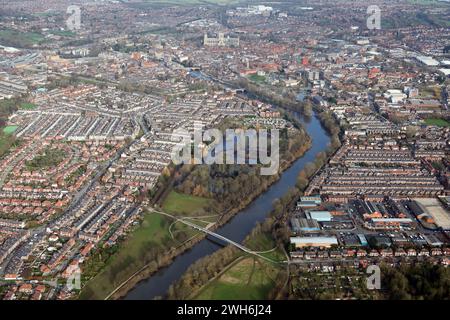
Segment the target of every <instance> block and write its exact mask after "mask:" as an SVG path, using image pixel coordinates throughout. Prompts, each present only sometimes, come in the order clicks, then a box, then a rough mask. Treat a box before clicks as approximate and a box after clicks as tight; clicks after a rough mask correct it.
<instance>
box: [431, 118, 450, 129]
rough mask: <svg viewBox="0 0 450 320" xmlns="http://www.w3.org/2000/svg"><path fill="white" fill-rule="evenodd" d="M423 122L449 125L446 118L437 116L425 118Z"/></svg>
mask: <svg viewBox="0 0 450 320" xmlns="http://www.w3.org/2000/svg"><path fill="white" fill-rule="evenodd" d="M425 123H426V124H427V125H429V126H438V127H450V123H449V122H448V121H447V120H445V119H439V118H430V119H425Z"/></svg>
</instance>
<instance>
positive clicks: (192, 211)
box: [162, 191, 213, 216]
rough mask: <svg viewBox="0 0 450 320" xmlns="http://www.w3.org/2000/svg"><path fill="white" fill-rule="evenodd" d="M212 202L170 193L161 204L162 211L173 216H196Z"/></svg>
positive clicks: (173, 192) (174, 192)
mask: <svg viewBox="0 0 450 320" xmlns="http://www.w3.org/2000/svg"><path fill="white" fill-rule="evenodd" d="M212 202H213V201H212V200H210V199H206V198H202V197H195V196H191V195H188V194H183V193H179V192H176V191H171V192H170V193H169V195H168V196H167V198H166V199H165V201H164V204H163V207H162V209H163V211H164V212H167V213H171V214H174V215H186V216H196V215H197V216H198V215H200V214H204V213H202V209H204V208H205V207H207V206H208V205H209V204H210V203H212Z"/></svg>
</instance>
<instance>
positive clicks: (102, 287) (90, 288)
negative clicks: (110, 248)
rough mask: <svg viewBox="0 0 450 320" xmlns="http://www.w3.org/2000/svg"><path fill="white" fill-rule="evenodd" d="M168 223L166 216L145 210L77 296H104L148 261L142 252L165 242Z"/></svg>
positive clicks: (144, 252)
mask: <svg viewBox="0 0 450 320" xmlns="http://www.w3.org/2000/svg"><path fill="white" fill-rule="evenodd" d="M168 227H169V221H168V220H167V218H165V217H164V216H162V215H160V214H157V213H147V214H146V215H145V216H144V220H143V222H142V223H141V225H140V226H139V227H138V228H137V229H136V230H135V231H134V232H132V234H131V235H130V236H129V237H128V239H127V240H125V242H123V243H122V244H121V245H120V247H119V248H118V250H117V252H115V253H114V254H113V255H112V257H111V258H110V259H109V260H108V261H107V262H106V265H105V266H104V267H103V268H102V270H101V271H100V273H99V274H98V275H96V276H95V277H94V278H93V279H91V280H90V281H89V282H88V284H87V285H86V287H84V288H83V290H82V292H81V294H80V298H81V299H104V298H105V297H106V296H108V294H110V293H111V292H112V291H113V290H114V289H115V288H116V287H117V286H118V285H119V284H121V283H122V282H123V281H125V280H126V279H128V278H129V277H130V276H131V275H132V274H133V273H135V272H136V271H137V270H139V269H140V268H142V267H143V266H144V265H145V264H146V263H147V262H146V259H145V254H146V253H147V252H148V251H149V250H151V249H152V248H155V247H161V246H164V243H166V242H168V240H169V238H170V235H169V229H168ZM89 259H91V258H89ZM88 261H89V260H88ZM91 263H92V262H91ZM99 263H101V262H99ZM84 268H86V269H88V267H86V266H85V267H83V266H82V270H83V272H85V270H84ZM86 272H89V271H87V270H86Z"/></svg>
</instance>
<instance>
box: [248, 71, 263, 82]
mask: <svg viewBox="0 0 450 320" xmlns="http://www.w3.org/2000/svg"><path fill="white" fill-rule="evenodd" d="M248 79H249V80H250V81H253V82H256V83H264V82H266V77H265V76H260V75H257V74H256V73H255V74H252V75H249V76H248Z"/></svg>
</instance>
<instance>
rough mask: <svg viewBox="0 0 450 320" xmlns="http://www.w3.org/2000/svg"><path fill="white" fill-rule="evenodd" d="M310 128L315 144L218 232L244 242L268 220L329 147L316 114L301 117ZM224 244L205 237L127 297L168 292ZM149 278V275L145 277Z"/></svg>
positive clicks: (305, 125)
mask: <svg viewBox="0 0 450 320" xmlns="http://www.w3.org/2000/svg"><path fill="white" fill-rule="evenodd" d="M297 117H299V120H300V121H301V122H302V123H303V125H304V127H305V129H306V132H307V133H308V135H309V136H310V137H312V145H311V148H310V149H309V150H308V151H307V152H306V153H305V154H304V155H303V157H301V158H300V159H297V160H296V161H294V162H293V163H292V165H291V166H290V167H289V168H288V169H286V170H285V171H284V172H283V174H282V175H281V177H280V179H279V180H277V181H276V182H275V183H274V184H273V185H271V186H270V187H269V188H268V189H267V191H266V192H264V193H263V194H262V195H260V196H259V197H257V199H255V200H253V201H252V202H251V203H250V204H249V205H248V207H246V208H245V209H244V210H242V211H240V212H239V213H238V214H236V215H235V216H234V217H233V218H232V219H231V220H230V221H229V222H228V223H226V224H225V225H223V226H222V227H219V228H218V229H217V230H216V232H217V233H219V234H221V235H223V236H224V237H227V238H229V239H231V240H233V241H236V242H241V241H242V240H243V239H244V238H245V237H246V236H247V234H248V233H249V232H250V231H251V230H252V229H253V228H254V226H255V225H256V224H257V223H258V222H262V221H264V220H265V218H266V217H267V215H268V214H269V212H271V211H272V203H273V201H274V200H275V199H278V198H280V197H282V196H283V195H284V194H285V193H286V192H287V191H288V190H289V189H290V188H291V187H293V186H295V184H296V182H297V175H298V173H299V172H300V171H301V170H302V169H303V167H304V165H305V164H306V163H308V162H311V161H312V160H314V158H315V156H316V154H317V153H319V152H321V151H325V150H326V148H327V146H328V143H329V142H330V137H329V135H328V134H327V132H326V131H325V130H324V128H323V127H322V126H321V124H320V122H319V120H318V119H317V118H316V117H311V118H310V119H308V120H305V119H300V116H299V115H297ZM220 248H222V246H221V245H220V244H217V243H216V242H213V241H210V240H209V239H203V240H201V241H199V242H198V243H197V244H195V245H194V246H193V247H192V248H191V249H190V250H187V251H186V252H184V253H183V254H181V255H179V256H178V257H176V258H175V259H174V260H173V262H172V263H171V264H170V266H168V267H166V268H163V269H161V270H159V271H157V272H156V273H154V274H153V275H152V276H151V277H149V278H147V279H146V280H143V281H140V282H139V283H138V284H137V285H136V286H135V287H133V288H132V289H131V290H130V291H129V292H128V293H127V294H126V296H125V299H153V298H156V297H161V296H163V295H165V294H166V292H167V290H168V288H169V287H170V285H171V284H172V283H173V282H174V281H176V280H177V279H179V278H180V277H181V275H182V274H183V273H184V272H185V271H186V270H187V268H188V267H189V266H190V265H191V264H192V263H194V262H195V261H197V260H199V259H200V258H202V257H204V256H207V255H209V254H211V253H213V252H215V251H216V250H218V249H220ZM144 278H145V277H144Z"/></svg>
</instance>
